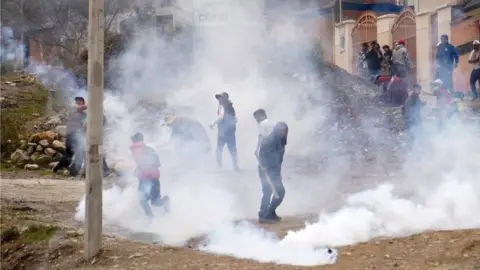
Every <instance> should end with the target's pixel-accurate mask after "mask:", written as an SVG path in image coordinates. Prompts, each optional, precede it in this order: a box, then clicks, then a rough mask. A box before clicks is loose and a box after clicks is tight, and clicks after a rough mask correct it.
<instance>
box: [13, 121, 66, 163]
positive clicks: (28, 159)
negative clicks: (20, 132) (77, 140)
mask: <svg viewBox="0 0 480 270" xmlns="http://www.w3.org/2000/svg"><path fill="white" fill-rule="evenodd" d="M64 131H65V127H64V126H57V128H56V129H55V131H53V130H50V131H45V132H40V133H36V134H33V135H32V136H30V138H29V139H28V141H26V140H22V141H20V147H19V148H18V149H17V150H15V151H14V152H13V153H12V154H11V155H10V161H11V162H12V164H14V165H15V166H17V167H20V168H24V169H29V170H36V169H40V168H41V167H50V168H51V167H53V166H54V165H55V162H58V161H59V160H60V159H61V158H62V157H63V154H64V153H65V149H66V147H65V132H64Z"/></svg>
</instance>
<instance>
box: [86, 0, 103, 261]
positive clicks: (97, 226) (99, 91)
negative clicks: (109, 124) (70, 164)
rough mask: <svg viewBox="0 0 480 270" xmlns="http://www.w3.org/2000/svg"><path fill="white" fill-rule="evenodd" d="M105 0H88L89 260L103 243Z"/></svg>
mask: <svg viewBox="0 0 480 270" xmlns="http://www.w3.org/2000/svg"><path fill="white" fill-rule="evenodd" d="M104 24H105V14H104V0H89V16H88V109H87V133H88V134H87V149H86V152H87V153H86V157H87V158H86V160H85V169H86V175H87V181H86V185H85V194H86V201H85V209H86V211H85V238H84V241H85V258H86V259H87V260H90V259H92V258H93V257H95V255H97V254H98V252H99V251H100V248H101V246H102V176H103V175H102V171H103V170H102V166H103V164H102V154H101V149H102V147H101V146H102V142H103V138H102V137H103V50H104V47H103V46H104Z"/></svg>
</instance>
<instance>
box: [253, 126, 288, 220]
mask: <svg viewBox="0 0 480 270" xmlns="http://www.w3.org/2000/svg"><path fill="white" fill-rule="evenodd" d="M287 137H288V126H287V124H286V123H284V122H279V123H277V124H276V125H275V127H274V128H273V131H272V133H270V135H268V136H267V137H265V138H264V139H263V140H262V143H261V146H260V151H259V155H258V159H259V162H260V166H261V169H262V170H264V172H265V174H266V177H268V178H269V179H270V181H271V182H272V184H273V188H275V192H276V194H277V195H278V196H274V197H273V198H272V194H273V193H274V192H273V190H271V187H270V186H264V185H265V183H266V181H264V179H261V180H262V191H263V198H262V204H261V206H260V212H259V213H258V218H259V222H260V223H271V222H278V221H280V220H281V218H280V217H279V216H278V215H277V213H276V210H277V208H278V206H280V204H281V203H282V201H283V198H284V197H285V187H284V186H283V183H282V163H283V157H284V155H285V146H286V145H287ZM260 177H265V175H263V176H262V174H260Z"/></svg>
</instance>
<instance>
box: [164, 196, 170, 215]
mask: <svg viewBox="0 0 480 270" xmlns="http://www.w3.org/2000/svg"><path fill="white" fill-rule="evenodd" d="M162 204H163V208H164V209H165V212H167V213H168V212H170V198H169V197H168V196H163V198H162Z"/></svg>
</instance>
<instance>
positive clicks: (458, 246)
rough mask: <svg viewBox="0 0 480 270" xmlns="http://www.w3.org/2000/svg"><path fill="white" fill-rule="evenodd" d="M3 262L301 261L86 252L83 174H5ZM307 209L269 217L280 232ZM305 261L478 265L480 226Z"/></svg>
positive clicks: (207, 264) (173, 252) (130, 265)
mask: <svg viewBox="0 0 480 270" xmlns="http://www.w3.org/2000/svg"><path fill="white" fill-rule="evenodd" d="M1 184H2V196H1V203H2V217H1V225H0V228H1V232H2V233H1V241H2V243H1V244H2V245H1V256H2V263H3V265H2V269H7V270H8V269H302V268H303V267H294V266H286V265H274V264H262V263H257V262H254V261H249V260H241V259H236V258H232V257H228V256H217V255H212V254H207V253H202V252H199V251H196V250H194V249H193V248H189V247H165V246H159V245H153V244H146V243H142V242H137V241H131V240H128V239H125V238H122V237H118V236H117V237H115V236H113V235H105V236H104V240H103V250H102V252H101V253H100V255H99V256H98V257H97V258H95V259H93V260H91V261H88V262H87V261H85V260H84V259H83V246H82V243H83V231H82V229H80V227H79V224H77V223H75V222H73V221H72V217H73V215H74V212H75V207H76V205H77V202H78V200H79V198H80V197H81V196H82V194H83V191H84V183H83V181H71V180H64V179H63V180H62V179H58V180H51V179H2V180H1ZM304 220H305V217H287V218H286V219H285V221H284V222H282V223H279V224H275V225H268V226H267V227H266V229H267V230H270V231H274V232H276V233H277V234H278V235H279V236H280V237H282V236H283V235H284V234H285V233H286V231H288V230H296V229H301V228H302V227H303V222H304ZM305 269H332V270H334V269H339V270H340V269H359V270H360V269H361V270H364V269H409V270H410V269H422V270H423V269H435V270H440V269H462V270H466V269H480V230H464V231H445V232H428V233H424V234H420V235H414V236H410V237H406V238H401V239H376V240H372V241H370V242H368V243H363V244H358V245H354V246H349V247H343V248H340V251H339V260H338V262H337V264H335V265H329V266H318V267H305Z"/></svg>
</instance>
